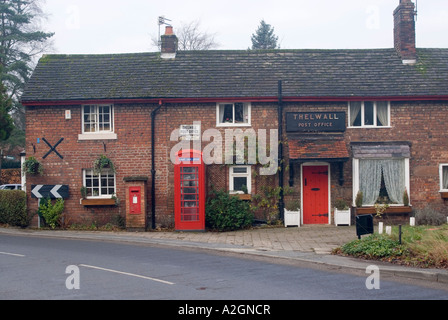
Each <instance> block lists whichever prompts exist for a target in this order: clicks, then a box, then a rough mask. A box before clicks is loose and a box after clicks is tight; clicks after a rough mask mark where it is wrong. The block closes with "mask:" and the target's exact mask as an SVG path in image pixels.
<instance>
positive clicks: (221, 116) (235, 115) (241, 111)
mask: <svg viewBox="0 0 448 320" xmlns="http://www.w3.org/2000/svg"><path fill="white" fill-rule="evenodd" d="M250 109H251V107H250V104H249V103H242V102H236V103H218V104H217V106H216V124H217V125H218V126H249V125H250Z"/></svg>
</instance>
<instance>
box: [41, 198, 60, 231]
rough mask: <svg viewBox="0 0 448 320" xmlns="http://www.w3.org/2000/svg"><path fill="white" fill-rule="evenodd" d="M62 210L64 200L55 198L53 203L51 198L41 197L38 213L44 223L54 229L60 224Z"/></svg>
mask: <svg viewBox="0 0 448 320" xmlns="http://www.w3.org/2000/svg"><path fill="white" fill-rule="evenodd" d="M63 211H64V200H63V199H57V200H56V202H55V203H54V204H53V203H52V201H51V199H42V200H41V201H40V206H39V215H41V216H42V217H43V218H44V220H45V223H46V224H47V225H48V226H50V228H52V229H54V228H56V227H57V226H60V225H61V221H60V220H61V216H62V212H63Z"/></svg>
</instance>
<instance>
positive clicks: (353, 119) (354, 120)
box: [348, 101, 390, 127]
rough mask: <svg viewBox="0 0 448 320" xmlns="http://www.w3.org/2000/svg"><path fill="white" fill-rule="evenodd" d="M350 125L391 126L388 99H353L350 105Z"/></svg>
mask: <svg viewBox="0 0 448 320" xmlns="http://www.w3.org/2000/svg"><path fill="white" fill-rule="evenodd" d="M348 121H349V127H389V126H390V103H389V102H388V101H352V102H349V107H348Z"/></svg>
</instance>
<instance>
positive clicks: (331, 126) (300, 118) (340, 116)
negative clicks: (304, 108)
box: [286, 112, 345, 132]
mask: <svg viewBox="0 0 448 320" xmlns="http://www.w3.org/2000/svg"><path fill="white" fill-rule="evenodd" d="M344 131H345V112H287V113H286V132H344Z"/></svg>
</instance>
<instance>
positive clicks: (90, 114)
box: [82, 105, 114, 133]
mask: <svg viewBox="0 0 448 320" xmlns="http://www.w3.org/2000/svg"><path fill="white" fill-rule="evenodd" d="M82 120H83V133H93V132H113V131H114V128H113V107H112V105H85V106H83V107H82Z"/></svg>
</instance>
